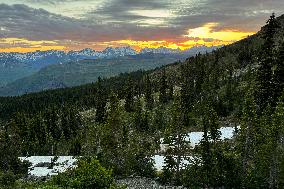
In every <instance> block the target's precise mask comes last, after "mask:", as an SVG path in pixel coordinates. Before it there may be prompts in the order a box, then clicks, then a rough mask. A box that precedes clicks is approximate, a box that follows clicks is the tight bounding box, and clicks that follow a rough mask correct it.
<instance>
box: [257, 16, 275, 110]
mask: <svg viewBox="0 0 284 189" xmlns="http://www.w3.org/2000/svg"><path fill="white" fill-rule="evenodd" d="M278 28H279V23H278V21H277V20H276V18H275V15H274V13H273V14H272V16H271V17H270V19H269V20H268V21H267V25H266V26H265V29H264V32H263V36H262V38H263V39H264V40H265V42H264V44H263V46H262V51H261V57H260V67H259V68H258V74H257V81H258V83H259V89H258V94H257V103H258V105H259V108H260V110H264V109H265V108H266V106H267V105H268V104H270V105H271V106H272V107H274V106H275V102H276V101H275V99H273V96H274V95H273V93H274V86H273V85H272V84H273V83H272V67H273V65H274V64H275V54H274V47H275V43H274V36H275V34H276V32H277V29H278Z"/></svg>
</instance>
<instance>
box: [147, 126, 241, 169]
mask: <svg viewBox="0 0 284 189" xmlns="http://www.w3.org/2000/svg"><path fill="white" fill-rule="evenodd" d="M237 128H238V129H240V126H238V127H237ZM219 131H220V132H221V140H225V139H232V138H233V136H234V132H235V128H234V127H221V128H220V129H219ZM202 137H203V132H191V133H189V134H188V136H187V137H186V138H185V140H186V141H190V146H191V147H193V148H194V147H195V146H196V145H198V144H199V143H200V141H201V140H202ZM160 141H161V142H163V138H161V140H160ZM168 147H169V145H168V144H160V152H162V153H163V152H165V150H166V149H167V148H168ZM189 158H192V157H189ZM152 159H153V160H154V166H155V168H156V169H157V170H158V171H160V170H162V169H163V166H164V165H165V163H164V162H165V157H164V156H163V155H155V156H153V157H152ZM182 164H184V165H186V164H187V165H188V164H189V161H188V160H183V161H182Z"/></svg>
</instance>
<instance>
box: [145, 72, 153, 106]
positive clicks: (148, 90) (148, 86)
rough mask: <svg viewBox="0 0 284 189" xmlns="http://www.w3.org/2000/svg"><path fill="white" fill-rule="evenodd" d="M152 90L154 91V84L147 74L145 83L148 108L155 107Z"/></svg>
mask: <svg viewBox="0 0 284 189" xmlns="http://www.w3.org/2000/svg"><path fill="white" fill-rule="evenodd" d="M152 92H153V90H152V84H151V81H150V78H149V76H148V75H147V76H146V84H145V100H146V107H147V109H148V110H152V109H153V103H154V99H153V94H152Z"/></svg>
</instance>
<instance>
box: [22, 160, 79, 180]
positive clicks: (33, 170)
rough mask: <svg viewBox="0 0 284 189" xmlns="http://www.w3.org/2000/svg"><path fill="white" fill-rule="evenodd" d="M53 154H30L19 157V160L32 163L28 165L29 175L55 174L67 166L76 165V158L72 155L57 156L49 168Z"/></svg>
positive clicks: (72, 166) (64, 169)
mask: <svg viewBox="0 0 284 189" xmlns="http://www.w3.org/2000/svg"><path fill="white" fill-rule="evenodd" d="M54 157H55V156H30V157H19V159H20V160H21V161H24V160H26V161H29V162H30V163H31V164H32V165H31V166H30V167H29V175H30V176H34V177H45V176H52V175H57V174H58V173H62V172H64V171H66V170H67V169H69V168H74V167H75V166H76V165H75V163H76V161H77V160H76V158H74V157H73V156H57V157H58V159H57V160H56V161H54V166H53V167H52V168H49V167H48V165H50V164H51V162H52V159H54Z"/></svg>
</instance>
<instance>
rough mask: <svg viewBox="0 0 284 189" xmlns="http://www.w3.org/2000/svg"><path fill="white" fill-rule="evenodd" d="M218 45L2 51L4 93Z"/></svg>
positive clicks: (144, 66) (68, 82)
mask: <svg viewBox="0 0 284 189" xmlns="http://www.w3.org/2000/svg"><path fill="white" fill-rule="evenodd" d="M217 48H219V47H215V46H212V47H206V46H198V47H193V48H191V49H187V50H184V51H182V50H180V49H169V48H165V47H160V48H156V49H154V48H144V49H142V50H141V51H140V52H138V51H136V50H134V49H132V48H131V47H129V46H128V47H116V48H113V47H107V48H106V49H105V50H103V51H95V50H93V49H90V48H86V49H83V50H80V51H69V52H64V51H58V50H49V51H35V52H29V53H0V67H1V69H0V96H7V95H21V94H25V93H29V92H37V91H41V90H46V89H53V88H62V87H71V86H76V85H81V84H85V83H88V82H95V81H96V79H97V78H98V77H99V76H100V77H110V76H114V75H117V74H119V73H123V72H131V71H136V70H139V69H141V70H148V69H153V68H155V67H158V66H162V65H166V64H170V63H173V62H176V61H179V60H184V59H186V58H187V57H190V56H194V55H196V54H198V53H206V52H211V51H213V50H215V49H217ZM113 68H115V69H113Z"/></svg>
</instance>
